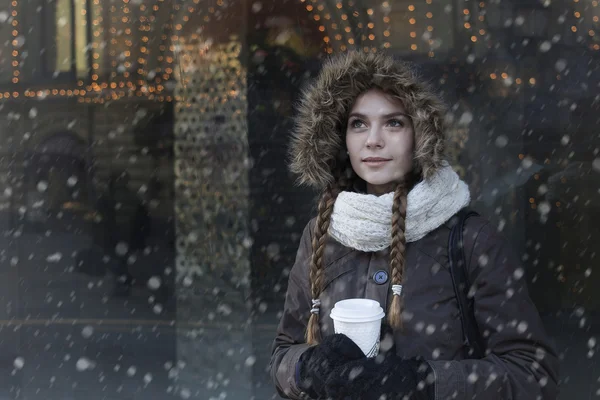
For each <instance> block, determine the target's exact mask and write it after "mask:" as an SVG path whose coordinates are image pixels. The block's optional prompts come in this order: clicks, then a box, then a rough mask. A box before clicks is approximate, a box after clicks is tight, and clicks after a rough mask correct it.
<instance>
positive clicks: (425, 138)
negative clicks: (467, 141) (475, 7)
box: [289, 52, 446, 189]
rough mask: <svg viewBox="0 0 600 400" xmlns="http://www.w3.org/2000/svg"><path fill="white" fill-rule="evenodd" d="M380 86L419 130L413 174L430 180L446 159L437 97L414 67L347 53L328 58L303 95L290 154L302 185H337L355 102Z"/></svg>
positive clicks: (380, 56) (441, 111)
mask: <svg viewBox="0 0 600 400" xmlns="http://www.w3.org/2000/svg"><path fill="white" fill-rule="evenodd" d="M374 87H377V88H379V89H381V90H383V91H385V92H387V93H390V94H392V95H393V96H394V97H397V98H398V99H400V100H401V101H402V103H403V105H404V107H405V108H406V111H407V112H408V114H409V115H410V116H411V118H412V122H413V127H414V131H415V158H414V162H415V170H416V171H415V172H416V173H417V174H418V175H419V176H421V177H429V176H431V175H432V174H433V173H434V172H435V171H436V170H437V169H438V168H440V166H441V164H442V161H443V160H444V148H445V137H444V130H445V124H444V116H445V112H446V109H445V107H444V105H443V104H442V102H441V100H440V99H439V97H438V96H437V95H436V94H435V93H434V92H433V91H432V90H431V89H430V88H429V87H428V86H427V85H426V84H425V83H424V82H423V81H422V80H421V79H420V78H419V77H418V76H417V75H416V74H415V73H414V71H413V67H412V66H411V64H409V63H406V62H401V61H395V60H393V59H392V58H391V57H389V56H386V55H383V54H381V53H377V54H373V53H363V52H348V53H344V54H341V55H337V56H335V57H333V58H330V59H329V60H328V61H327V62H326V63H325V64H324V66H323V68H322V70H321V72H320V73H319V76H318V77H317V78H316V79H315V81H314V82H313V83H312V85H310V86H309V87H308V88H306V89H305V90H304V91H303V94H302V96H301V99H300V103H299V106H298V114H297V117H296V126H295V129H294V132H293V135H292V142H291V146H290V152H289V157H290V159H289V166H290V170H291V171H292V172H293V173H295V174H297V175H298V182H299V183H300V184H305V185H309V186H312V187H314V188H316V189H323V188H325V187H326V186H327V185H328V184H330V183H332V182H334V181H337V180H338V179H339V176H334V175H337V174H338V173H337V172H334V169H335V167H336V166H337V165H338V163H340V162H343V160H344V159H345V160H347V158H346V154H345V153H346V145H345V130H346V124H347V120H348V114H349V112H350V109H351V108H352V106H353V104H354V101H355V100H356V98H357V97H358V96H359V95H360V94H362V93H364V92H366V91H367V90H369V89H371V88H374Z"/></svg>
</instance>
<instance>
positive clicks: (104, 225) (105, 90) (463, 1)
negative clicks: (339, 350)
mask: <svg viewBox="0 0 600 400" xmlns="http://www.w3.org/2000/svg"><path fill="white" fill-rule="evenodd" d="M599 18H600V6H598V1H592V0H579V1H566V0H554V1H544V0H540V1H537V0H536V1H533V0H532V1H502V2H499V1H481V2H474V1H467V0H440V1H437V0H436V1H430V0H427V1H418V2H417V1H414V2H412V1H406V0H388V1H384V2H380V1H378V2H373V1H370V0H353V1H339V2H337V1H330V0H310V1H309V0H307V1H301V0H282V1H267V0H263V1H242V0H218V1H203V2H198V1H195V0H189V1H188V0H181V1H175V0H164V1H138V0H106V1H105V0H28V1H25V0H0V120H1V123H0V225H1V228H0V240H1V241H2V246H0V275H1V277H0V298H1V300H2V302H1V304H2V305H3V306H2V307H0V314H1V315H0V369H1V373H0V398H7V399H13V398H14V399H38V398H39V399H54V398H56V399H80V398H86V399H89V398H92V399H133V398H143V399H165V398H183V399H188V398H198V399H209V398H214V399H217V398H219V399H223V398H228V399H249V398H254V399H268V398H276V396H275V390H274V389H273V386H272V383H271V382H270V380H269V376H268V373H267V365H268V361H269V356H270V344H271V341H272V339H273V337H274V334H275V328H276V324H277V322H278V318H279V313H280V312H281V309H282V307H283V298H284V295H285V291H286V286H287V275H288V273H289V270H290V268H291V266H292V264H293V260H294V257H295V252H296V248H297V245H298V241H299V239H300V233H301V232H302V229H303V227H304V225H305V224H306V222H307V221H308V220H309V218H310V217H311V216H312V215H314V212H315V207H314V199H315V196H316V195H317V194H316V193H313V192H310V191H308V190H306V189H303V188H299V187H297V186H295V185H294V181H293V177H291V176H290V175H289V173H288V172H287V169H286V167H285V160H286V151H287V144H288V140H289V135H290V131H291V129H292V127H293V121H292V117H293V115H294V105H295V103H296V101H297V99H298V96H299V94H300V91H301V89H302V87H303V85H305V84H306V82H307V81H308V80H309V79H310V78H311V77H314V76H315V75H316V74H317V73H318V71H319V68H320V65H321V62H322V60H323V59H324V57H325V56H326V55H327V54H328V53H337V52H340V51H346V50H349V49H358V50H359V51H380V50H386V51H389V52H391V53H392V54H394V56H396V57H397V58H402V59H407V60H412V61H415V62H416V63H417V64H418V66H419V69H420V71H421V73H422V75H423V76H424V77H425V78H426V79H428V80H429V81H430V82H431V83H432V84H433V85H435V86H437V87H439V89H440V92H441V93H442V95H443V97H444V99H445V101H446V102H447V104H448V105H449V106H450V113H449V116H448V118H450V119H451V120H452V128H451V129H450V130H449V131H448V137H449V146H448V147H449V157H450V159H451V161H452V163H453V164H454V166H455V168H456V169H457V171H459V173H460V174H461V175H462V176H463V177H464V179H465V180H466V181H468V183H469V184H470V187H471V190H472V194H473V198H474V199H475V201H474V206H475V208H477V209H478V210H479V211H480V212H482V213H483V214H484V215H486V216H487V217H488V218H489V219H491V220H492V222H493V223H494V224H495V225H497V226H498V229H499V230H501V231H502V232H503V233H504V234H505V235H506V236H507V237H508V238H509V239H510V240H511V242H512V243H513V245H514V247H515V249H516V250H517V251H518V252H519V254H521V256H522V262H523V265H524V267H525V269H526V271H527V277H528V279H529V282H530V291H531V295H532V297H533V298H534V300H535V302H536V304H537V305H538V307H539V309H540V312H541V314H542V316H543V318H544V321H545V323H546V326H547V329H548V330H549V332H550V333H551V335H552V336H553V337H554V339H555V340H556V343H557V346H558V348H559V350H560V354H561V359H562V362H563V364H562V368H561V386H562V395H561V398H564V399H566V398H572V397H573V396H574V398H584V397H585V398H587V397H590V396H595V395H596V394H597V393H598V391H600V386H599V384H598V375H599V371H600V366H599V365H598V361H597V355H596V354H595V351H596V346H597V344H596V342H597V340H596V338H597V336H598V334H599V332H598V330H599V327H598V315H597V314H598V313H597V311H598V310H599V307H600V297H599V296H598V291H597V290H596V288H597V286H598V282H597V280H598V277H599V276H600V271H598V268H600V266H599V264H598V256H597V254H596V249H595V247H594V244H595V243H597V242H598V240H600V232H599V228H598V227H599V226H600V221H599V220H598V215H600V213H599V210H598V204H599V203H600V202H599V198H598V196H600V194H599V193H600V192H599V191H600V185H599V183H600V179H599V178H600V175H599V174H600V155H599V152H600V138H599V136H598V129H597V126H598V123H599V117H598V107H599V104H600V99H599V97H598V95H597V91H598V90H597V88H598V87H599V85H600V75H599V71H598V66H599V65H600V62H599V61H600V39H599V33H598V28H599V27H598V25H599Z"/></svg>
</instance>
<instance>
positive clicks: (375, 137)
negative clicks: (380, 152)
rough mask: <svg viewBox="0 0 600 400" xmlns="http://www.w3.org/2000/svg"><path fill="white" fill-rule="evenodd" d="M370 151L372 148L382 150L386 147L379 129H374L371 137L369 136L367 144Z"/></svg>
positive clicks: (370, 134) (370, 133)
mask: <svg viewBox="0 0 600 400" xmlns="http://www.w3.org/2000/svg"><path fill="white" fill-rule="evenodd" d="M365 145H366V146H367V148H368V149H371V148H377V147H379V148H381V147H383V146H384V142H383V137H382V135H381V133H380V132H379V129H377V128H373V129H371V131H370V132H369V136H367V141H366V143H365Z"/></svg>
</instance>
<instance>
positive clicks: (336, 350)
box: [296, 333, 366, 399]
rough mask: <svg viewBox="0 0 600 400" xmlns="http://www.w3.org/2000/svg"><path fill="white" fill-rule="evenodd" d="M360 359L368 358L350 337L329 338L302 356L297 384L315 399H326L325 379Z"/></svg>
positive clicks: (336, 335)
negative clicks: (341, 367)
mask: <svg viewBox="0 0 600 400" xmlns="http://www.w3.org/2000/svg"><path fill="white" fill-rule="evenodd" d="M360 359H364V360H366V357H365V355H364V353H363V352H362V350H361V349H360V347H358V346H357V345H356V343H354V342H353V341H352V339H350V338H348V336H346V335H342V334H339V333H338V334H334V335H330V336H327V337H326V338H325V339H323V341H322V342H321V343H320V344H318V345H316V346H312V347H310V348H309V349H308V350H306V351H305V352H304V353H303V354H302V355H301V356H300V360H299V362H298V366H297V367H298V374H297V376H296V380H297V382H296V384H297V386H298V388H299V389H300V390H302V391H303V392H305V393H306V394H308V395H309V396H310V397H311V398H313V399H320V398H325V395H326V394H325V389H324V384H325V378H326V377H327V376H328V375H329V374H330V373H331V372H333V371H334V370H335V369H336V368H338V367H340V366H342V365H344V364H346V363H348V362H352V361H356V360H360Z"/></svg>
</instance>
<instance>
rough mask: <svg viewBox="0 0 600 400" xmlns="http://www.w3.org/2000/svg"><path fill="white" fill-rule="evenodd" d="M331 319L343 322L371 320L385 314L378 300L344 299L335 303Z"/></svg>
mask: <svg viewBox="0 0 600 400" xmlns="http://www.w3.org/2000/svg"><path fill="white" fill-rule="evenodd" d="M329 315H330V317H331V318H332V319H335V320H338V321H343V322H371V321H376V320H378V319H381V318H383V317H384V316H385V313H384V312H383V309H382V308H381V306H380V305H379V302H378V301H375V300H371V299H346V300H341V301H338V302H337V303H335V305H334V307H333V309H332V310H331V313H330V314H329Z"/></svg>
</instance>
